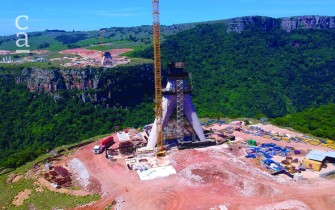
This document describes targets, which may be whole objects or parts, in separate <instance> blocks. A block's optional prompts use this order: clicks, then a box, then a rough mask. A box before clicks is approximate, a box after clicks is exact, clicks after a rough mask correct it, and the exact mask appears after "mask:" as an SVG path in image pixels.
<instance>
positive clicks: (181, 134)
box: [176, 80, 184, 142]
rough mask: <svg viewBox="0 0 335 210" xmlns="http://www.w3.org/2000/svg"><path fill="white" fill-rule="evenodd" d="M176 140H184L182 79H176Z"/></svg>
mask: <svg viewBox="0 0 335 210" xmlns="http://www.w3.org/2000/svg"><path fill="white" fill-rule="evenodd" d="M176 82H177V129H176V131H177V141H178V142H182V141H184V81H183V80H177V81H176Z"/></svg>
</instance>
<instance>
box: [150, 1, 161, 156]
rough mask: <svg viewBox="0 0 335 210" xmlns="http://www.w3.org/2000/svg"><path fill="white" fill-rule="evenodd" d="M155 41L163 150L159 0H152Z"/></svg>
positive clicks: (157, 96) (158, 132) (158, 105)
mask: <svg viewBox="0 0 335 210" xmlns="http://www.w3.org/2000/svg"><path fill="white" fill-rule="evenodd" d="M152 17H153V25H152V30H153V41H154V72H155V117H156V124H157V125H156V126H157V148H158V152H159V151H162V150H163V130H162V127H163V122H162V74H161V71H162V70H161V48H160V35H161V31H160V20H159V0H152Z"/></svg>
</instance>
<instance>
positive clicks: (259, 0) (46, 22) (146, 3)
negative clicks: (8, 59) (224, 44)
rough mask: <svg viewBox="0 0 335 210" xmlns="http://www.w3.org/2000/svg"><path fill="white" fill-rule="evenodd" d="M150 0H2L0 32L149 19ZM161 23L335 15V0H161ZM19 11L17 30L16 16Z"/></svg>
mask: <svg viewBox="0 0 335 210" xmlns="http://www.w3.org/2000/svg"><path fill="white" fill-rule="evenodd" d="M151 5H152V4H151V1H150V0H108V1H107V0H53V1H50V0H44V1H42V0H0V36H3V35H10V34H17V33H19V32H32V31H44V30H45V29H60V30H66V31H72V30H76V31H87V30H98V29H100V28H108V27H128V26H140V25H150V24H151V23H152V14H151V8H152V7H151ZM160 11H161V17H160V19H161V24H163V25H171V24H177V23H189V22H200V21H209V20H220V19H228V18H234V17H241V16H249V15H261V16H270V17H288V16H300V15H326V16H335V0H187V1H186V0H161V1H160ZM20 15H26V16H28V18H29V19H28V20H25V19H21V20H20V24H21V27H26V26H27V27H28V29H26V30H19V29H18V28H16V26H15V19H16V18H17V17H18V16H20Z"/></svg>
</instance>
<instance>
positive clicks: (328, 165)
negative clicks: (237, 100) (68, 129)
mask: <svg viewBox="0 0 335 210" xmlns="http://www.w3.org/2000/svg"><path fill="white" fill-rule="evenodd" d="M152 2H153V40H154V74H155V99H154V101H155V121H154V122H153V123H152V124H150V125H146V126H144V127H143V128H138V129H135V128H127V129H122V130H121V129H117V130H116V131H115V132H114V133H112V134H111V135H109V136H106V137H105V138H102V139H100V140H98V141H96V142H93V143H90V144H87V145H83V146H80V147H78V148H75V149H74V150H73V153H72V154H70V155H67V156H60V157H57V158H54V159H50V161H49V162H48V163H47V164H45V165H44V167H43V172H41V173H40V174H39V175H38V176H39V177H40V178H39V182H40V184H42V185H44V186H48V185H49V187H50V185H52V188H55V189H57V190H60V189H68V188H70V187H71V186H78V187H80V189H81V190H80V193H81V194H87V193H88V194H90V193H91V194H93V193H98V194H99V195H100V196H101V199H100V200H99V201H97V202H94V203H91V204H89V205H87V206H80V207H77V209H105V208H106V207H113V208H114V209H132V210H135V209H213V210H224V209H244V210H246V209H259V210H262V209H269V210H270V209H335V193H334V190H333V186H334V175H335V143H334V141H332V140H330V139H318V138H314V137H309V136H305V135H304V134H302V133H298V132H295V131H292V130H288V129H283V128H279V127H276V126H273V125H271V124H266V123H253V122H250V125H246V124H245V122H244V121H243V120H242V121H241V120H235V121H234V120H231V121H223V120H209V121H207V122H205V123H201V122H200V120H199V118H198V116H197V113H196V110H195V107H194V105H193V103H192V98H191V93H192V90H193V86H192V78H191V75H190V74H189V73H188V72H186V69H187V64H184V63H182V62H170V63H169V64H168V66H167V69H168V72H167V76H166V81H164V82H165V83H166V86H165V87H162V72H161V71H162V64H161V52H160V22H159V0H153V1H152ZM64 53H66V54H71V53H74V54H76V53H77V54H80V52H79V51H77V50H69V51H68V52H64ZM92 56H93V55H92ZM99 56H101V58H102V60H101V62H102V65H104V66H113V65H115V63H114V60H113V58H112V57H113V51H112V53H111V52H103V55H98V54H97V55H95V54H94V56H93V57H92V58H91V59H92V60H94V59H96V62H98V61H97V59H98V57H99ZM248 122H249V121H248ZM68 192H70V193H71V192H72V191H68Z"/></svg>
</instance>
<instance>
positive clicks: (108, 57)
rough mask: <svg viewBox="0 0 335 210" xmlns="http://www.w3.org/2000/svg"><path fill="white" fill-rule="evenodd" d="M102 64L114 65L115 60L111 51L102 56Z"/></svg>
mask: <svg viewBox="0 0 335 210" xmlns="http://www.w3.org/2000/svg"><path fill="white" fill-rule="evenodd" d="M102 65H103V66H113V65H114V60H113V58H112V55H111V53H110V52H105V53H104V56H103V58H102Z"/></svg>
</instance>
